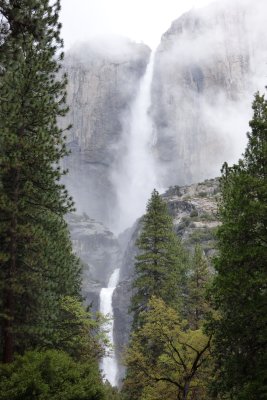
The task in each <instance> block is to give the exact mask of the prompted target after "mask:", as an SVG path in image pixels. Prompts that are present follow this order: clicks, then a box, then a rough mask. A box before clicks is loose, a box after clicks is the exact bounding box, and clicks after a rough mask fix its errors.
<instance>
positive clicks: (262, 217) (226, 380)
mask: <svg viewBox="0 0 267 400" xmlns="http://www.w3.org/2000/svg"><path fill="white" fill-rule="evenodd" d="M253 110H254V115H253V119H252V121H251V122H250V127H251V133H249V134H248V145H247V148H246V150H245V153H244V156H243V158H242V159H241V160H240V161H239V163H238V164H237V165H234V166H233V167H229V166H228V165H227V164H225V165H224V166H223V169H222V178H221V191H222V197H221V204H220V210H219V211H220V218H221V221H222V226H221V227H220V228H219V232H218V241H219V244H218V246H219V256H218V257H217V259H216V263H215V267H216V270H217V276H216V278H215V281H214V285H213V296H214V302H215V306H216V309H217V311H218V313H219V318H218V320H215V321H214V322H213V323H214V327H215V344H216V347H215V356H216V359H217V365H216V372H217V373H216V379H215V385H216V386H215V391H214V393H215V397H216V396H218V394H219V395H222V396H227V395H228V396H229V398H231V399H238V400H241V399H242V400H254V399H255V400H256V399H257V400H259V399H266V396H267V371H266V365H267V359H266V354H267V351H266V338H267V295H266V294H267V274H266V265H267V230H266V226H267V212H266V211H267V210H266V204H267V101H266V100H265V98H264V96H260V95H259V94H257V95H256V97H255V101H254V103H253ZM216 398H217V397H216ZM223 398H226V397H223ZM227 398H228V397H227Z"/></svg>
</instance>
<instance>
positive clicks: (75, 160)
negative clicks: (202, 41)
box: [64, 39, 150, 226]
mask: <svg viewBox="0 0 267 400" xmlns="http://www.w3.org/2000/svg"><path fill="white" fill-rule="evenodd" d="M149 55H150V49H149V48H148V47H147V46H145V45H143V44H134V43H131V42H128V41H126V40H122V39H121V40H120V41H119V42H118V43H114V41H112V44H111V43H107V42H105V43H97V45H96V44H87V45H86V44H84V45H83V46H80V47H78V48H75V49H74V50H72V51H70V52H69V53H68V54H67V56H66V59H65V64H64V68H65V71H66V72H67V74H68V81H69V83H68V88H67V92H68V104H69V105H70V112H69V113H68V115H67V118H65V119H64V127H66V126H67V125H69V124H72V128H71V130H70V131H69V132H68V145H69V147H70V149H71V150H72V154H71V155H70V156H69V157H67V159H66V160H65V167H67V168H68V169H69V171H70V172H69V175H68V177H67V180H66V183H67V186H68V188H69V190H70V192H71V193H72V194H73V195H74V197H75V201H76V206H77V209H78V211H79V212H86V213H87V214H88V215H90V216H92V217H93V218H95V219H96V220H98V221H101V222H103V223H104V224H105V225H106V226H110V225H112V218H113V213H112V210H113V208H114V204H115V203H116V198H115V196H114V188H113V187H112V184H111V181H110V175H111V172H112V169H113V164H114V162H115V161H116V159H117V158H118V157H119V154H118V148H117V145H118V143H119V141H120V138H121V134H122V120H123V118H127V113H128V112H129V104H130V103H131V102H132V100H133V98H134V97H135V94H136V91H137V89H138V84H139V81H140V78H141V76H142V75H143V74H144V72H145V69H146V65H147V62H148V58H149Z"/></svg>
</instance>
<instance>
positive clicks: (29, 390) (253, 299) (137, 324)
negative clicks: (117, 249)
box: [0, 0, 267, 400]
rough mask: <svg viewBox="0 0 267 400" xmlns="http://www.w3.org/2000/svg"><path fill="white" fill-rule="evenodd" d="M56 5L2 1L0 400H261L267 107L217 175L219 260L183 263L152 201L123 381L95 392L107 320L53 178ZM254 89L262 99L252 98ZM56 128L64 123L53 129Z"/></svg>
mask: <svg viewBox="0 0 267 400" xmlns="http://www.w3.org/2000/svg"><path fill="white" fill-rule="evenodd" d="M59 12H60V1H59V0H57V1H55V3H54V4H51V2H49V1H48V0H42V1H41V0H0V16H1V17H0V18H1V19H0V357H1V364H0V400H30V399H37V400H60V399H62V400H63V399H64V400H112V399H114V400H160V399H166V400H212V399H218V400H261V399H262V400H264V399H266V398H267V369H266V365H267V352H266V339H267V274H266V265H267V228H266V226H267V206H266V204H267V100H266V99H265V96H264V94H260V93H256V94H255V98H254V102H253V104H252V109H253V117H252V119H251V121H250V123H249V125H250V132H249V133H248V134H247V136H248V144H247V147H246V148H245V149H244V152H243V155H242V157H241V159H240V160H239V161H238V163H236V164H234V165H232V166H229V165H228V164H227V163H225V164H224V165H223V166H222V170H221V176H220V178H219V181H220V193H219V196H218V219H219V221H220V225H219V227H218V229H217V231H216V252H215V255H214V256H213V258H212V259H209V258H207V257H206V255H205V252H204V250H203V248H202V247H201V245H200V244H196V245H195V246H194V250H193V252H190V251H188V249H187V248H186V246H184V244H183V242H182V241H181V240H180V239H179V237H178V236H177V235H176V233H175V232H174V230H173V220H172V217H171V216H170V214H169V212H168V208H167V206H166V203H165V201H164V198H163V197H162V196H161V195H160V194H159V192H158V191H157V190H156V189H154V191H153V192H152V194H151V198H150V200H149V201H148V203H147V209H146V213H145V215H144V216H143V217H142V220H141V232H140V235H139V237H138V239H137V241H136V246H137V248H138V250H139V253H138V255H137V256H136V260H135V278H134V281H133V291H134V296H133V297H132V299H131V307H130V310H129V313H130V314H131V315H132V318H133V324H132V328H131V335H130V342H129V346H128V348H127V349H125V352H124V360H123V362H124V364H125V367H126V376H125V379H124V380H123V382H122V385H121V387H120V388H119V389H118V388H116V387H112V386H111V385H110V384H109V383H108V382H105V381H104V380H103V379H102V371H101V368H100V361H101V359H102V358H103V357H104V355H105V354H106V353H108V351H109V349H110V346H111V345H110V343H109V339H108V336H107V323H108V317H107V316H105V315H101V313H99V312H95V311H93V310H92V307H90V306H89V307H86V306H85V305H84V302H83V297H82V294H81V281H82V263H81V262H80V260H79V259H78V257H77V256H76V255H75V254H74V252H73V247H72V243H71V239H70V234H69V230H68V225H67V222H66V220H65V218H66V215H67V214H68V213H71V212H73V211H74V210H75V199H73V198H72V197H71V196H70V195H69V193H68V191H67V189H66V187H65V186H64V184H63V183H62V178H63V177H64V176H65V175H66V174H67V173H68V171H67V170H65V169H64V168H63V167H62V160H63V158H64V157H66V156H67V155H68V152H69V150H68V148H67V145H66V135H67V132H68V130H69V129H70V126H65V127H64V128H62V127H61V126H62V123H61V124H60V125H59V124H58V121H59V119H60V120H61V121H64V117H65V115H66V114H67V113H68V106H67V104H66V85H67V79H68V78H67V75H66V74H65V73H64V72H63V70H62V62H63V59H64V53H63V41H62V39H61V36H60V30H61V24H60V23H59ZM259 90H263V88H259ZM63 125H64V123H63Z"/></svg>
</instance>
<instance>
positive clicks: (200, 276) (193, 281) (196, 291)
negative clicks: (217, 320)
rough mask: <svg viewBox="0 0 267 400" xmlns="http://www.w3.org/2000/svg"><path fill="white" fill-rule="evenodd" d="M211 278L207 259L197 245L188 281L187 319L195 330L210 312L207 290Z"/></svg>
mask: <svg viewBox="0 0 267 400" xmlns="http://www.w3.org/2000/svg"><path fill="white" fill-rule="evenodd" d="M210 277H211V274H210V272H209V268H208V263H207V259H206V257H205V255H204V253H203V250H202V248H201V247H200V246H199V245H197V246H196V247H195V250H194V254H193V257H192V262H191V271H190V273H189V276H188V280H187V288H188V293H187V301H186V310H187V312H186V317H187V319H188V321H189V323H190V325H191V326H192V328H193V329H199V327H200V326H201V325H202V323H203V320H204V319H205V317H206V316H207V312H208V311H209V304H208V301H207V299H206V290H207V285H208V282H209V280H210Z"/></svg>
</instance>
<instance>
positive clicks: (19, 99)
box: [0, 0, 80, 362]
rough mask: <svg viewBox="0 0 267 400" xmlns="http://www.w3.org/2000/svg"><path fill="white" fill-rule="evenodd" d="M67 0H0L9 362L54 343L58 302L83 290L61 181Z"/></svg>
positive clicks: (0, 214) (2, 250) (0, 206)
mask: <svg viewBox="0 0 267 400" xmlns="http://www.w3.org/2000/svg"><path fill="white" fill-rule="evenodd" d="M59 10H60V2H59V1H55V3H54V4H53V5H51V4H50V2H49V0H1V1H0V14H1V19H2V21H3V23H2V26H1V40H0V46H1V47H0V93H1V97H0V115H1V118H0V243H1V247H0V281H1V285H0V296H1V300H0V302H1V303H0V306H1V315H0V316H1V338H0V339H1V348H2V351H1V353H2V358H3V361H4V362H10V361H12V359H13V355H14V352H15V351H19V352H23V351H24V350H25V349H28V348H29V347H30V346H33V347H34V346H37V345H40V346H45V345H47V344H50V345H51V337H52V332H53V329H54V325H55V324H54V322H55V320H56V319H57V318H60V315H59V311H58V304H59V302H60V298H61V297H62V296H64V295H72V296H78V295H79V291H80V267H79V264H78V262H77V260H76V258H75V257H74V255H73V254H72V248H71V244H70V239H69V235H68V232H67V227H66V223H65V222H64V215H65V213H66V212H68V211H70V210H71V209H72V208H73V203H72V199H71V198H70V197H69V196H68V193H67V191H66V190H65V188H64V186H63V185H62V184H61V183H60V179H61V176H62V175H63V174H64V171H62V170H61V168H60V166H59V163H60V160H61V159H62V157H64V156H65V155H66V154H67V150H66V145H65V137H64V135H63V132H62V130H61V129H59V128H58V126H57V119H58V118H59V117H62V116H64V115H65V114H66V112H67V107H66V106H65V98H66V92H65V87H66V76H64V75H63V76H62V77H60V68H61V60H62V59H63V53H62V52H61V48H62V40H61V39H60V36H59V33H60V24H59V22H58V13H59Z"/></svg>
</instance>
